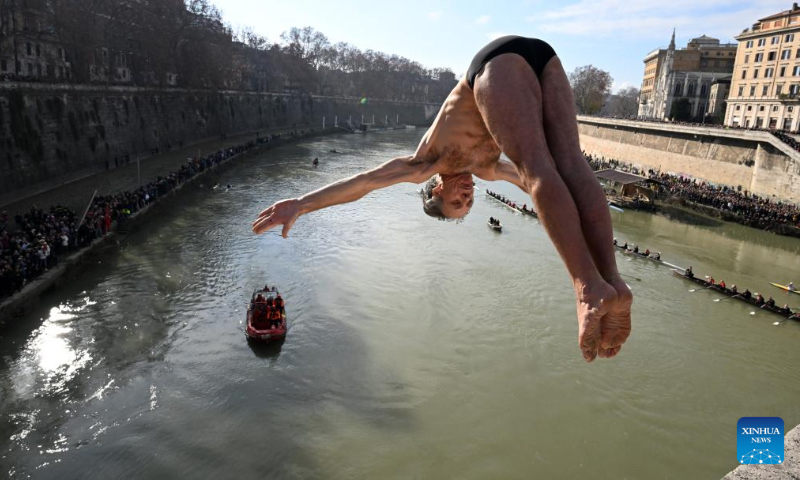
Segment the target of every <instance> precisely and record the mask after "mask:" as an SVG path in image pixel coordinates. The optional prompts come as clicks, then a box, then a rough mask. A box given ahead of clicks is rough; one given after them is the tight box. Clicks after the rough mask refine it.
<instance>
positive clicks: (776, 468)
mask: <svg viewBox="0 0 800 480" xmlns="http://www.w3.org/2000/svg"><path fill="white" fill-rule="evenodd" d="M783 450H784V451H783V463H782V464H780V465H739V466H738V467H736V470H734V471H732V472H731V473H729V474H727V475H725V477H724V478H723V480H790V479H797V478H800V426H797V427H794V429H792V430H791V431H789V432H787V433H786V435H785V436H784V438H783Z"/></svg>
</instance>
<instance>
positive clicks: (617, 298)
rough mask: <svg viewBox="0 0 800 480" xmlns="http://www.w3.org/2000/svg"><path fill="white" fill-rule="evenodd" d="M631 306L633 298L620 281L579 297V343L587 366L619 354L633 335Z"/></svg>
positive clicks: (603, 285) (582, 293)
mask: <svg viewBox="0 0 800 480" xmlns="http://www.w3.org/2000/svg"><path fill="white" fill-rule="evenodd" d="M632 303H633V295H632V294H631V291H630V290H629V289H628V286H627V285H626V284H625V282H624V281H623V280H622V279H621V278H619V277H616V278H614V279H612V280H611V282H610V283H606V282H603V283H602V284H600V285H598V286H594V287H586V288H583V289H582V290H581V292H579V293H578V298H577V309H578V343H579V345H580V348H581V353H582V354H583V358H584V359H585V360H586V361H587V362H591V361H593V360H594V359H595V358H596V357H597V356H598V355H599V356H600V357H601V358H611V357H613V356H615V355H616V354H618V353H619V351H620V349H621V348H622V344H623V343H625V340H627V339H628V336H629V335H630V334H631V305H632Z"/></svg>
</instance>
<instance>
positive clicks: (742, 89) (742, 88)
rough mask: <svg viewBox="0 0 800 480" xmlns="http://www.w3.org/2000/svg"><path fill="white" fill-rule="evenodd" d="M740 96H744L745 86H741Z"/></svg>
mask: <svg viewBox="0 0 800 480" xmlns="http://www.w3.org/2000/svg"><path fill="white" fill-rule="evenodd" d="M739 96H740V97H742V96H744V86H741V87H739Z"/></svg>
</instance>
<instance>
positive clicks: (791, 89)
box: [789, 83, 800, 95]
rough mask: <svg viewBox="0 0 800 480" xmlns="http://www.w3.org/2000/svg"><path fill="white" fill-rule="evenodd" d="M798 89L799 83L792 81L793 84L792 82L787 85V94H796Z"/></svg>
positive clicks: (799, 87)
mask: <svg viewBox="0 0 800 480" xmlns="http://www.w3.org/2000/svg"><path fill="white" fill-rule="evenodd" d="M798 89H800V85H798V84H796V83H793V84H792V85H791V86H790V87H789V95H797V91H798Z"/></svg>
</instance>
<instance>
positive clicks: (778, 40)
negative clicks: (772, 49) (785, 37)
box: [771, 35, 781, 45]
mask: <svg viewBox="0 0 800 480" xmlns="http://www.w3.org/2000/svg"><path fill="white" fill-rule="evenodd" d="M780 41H781V37H779V36H777V35H775V36H774V37H772V43H771V44H772V45H777V44H778V42H780Z"/></svg>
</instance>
